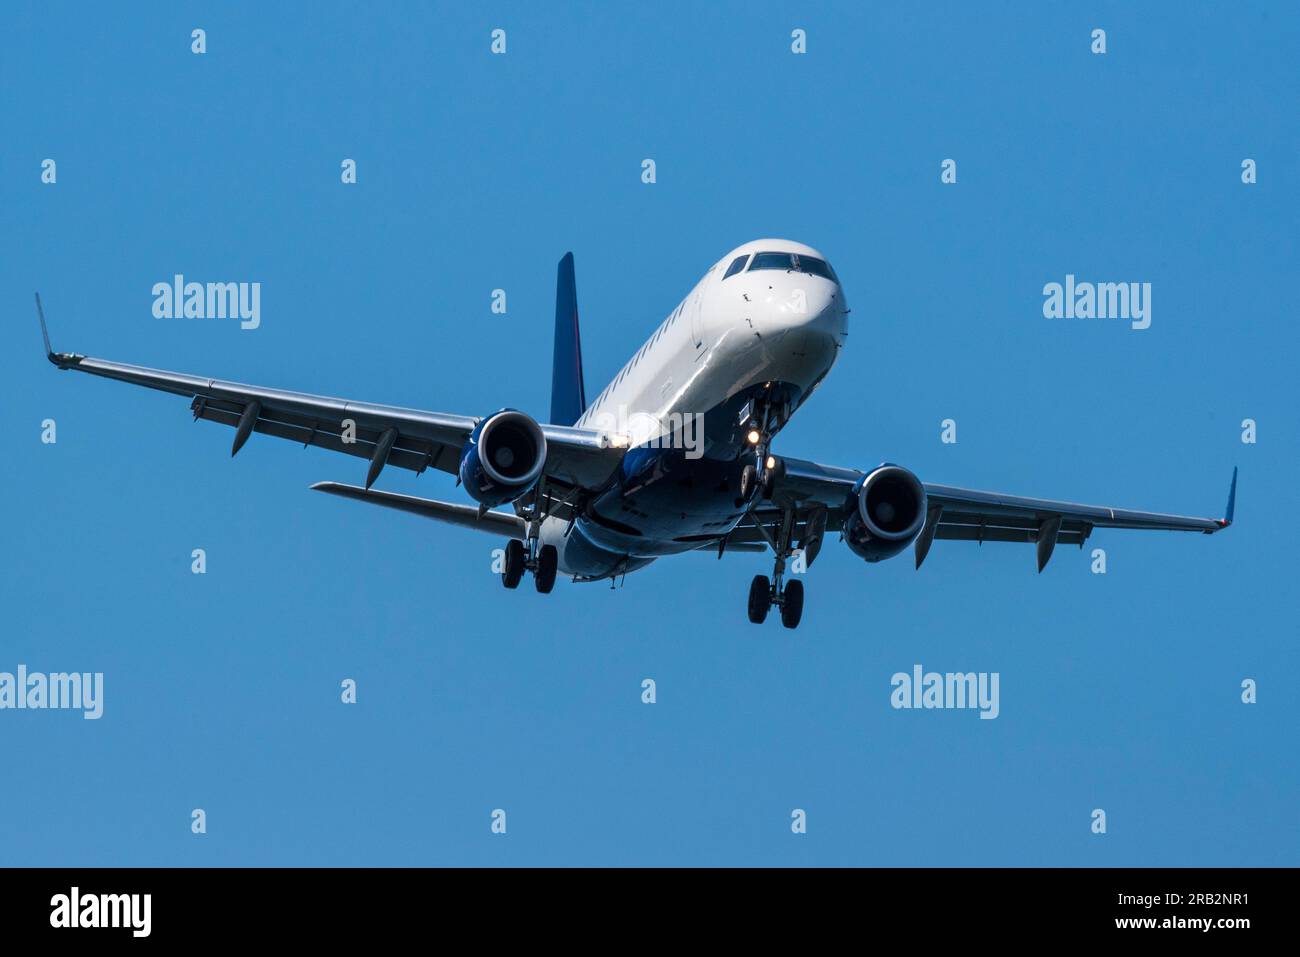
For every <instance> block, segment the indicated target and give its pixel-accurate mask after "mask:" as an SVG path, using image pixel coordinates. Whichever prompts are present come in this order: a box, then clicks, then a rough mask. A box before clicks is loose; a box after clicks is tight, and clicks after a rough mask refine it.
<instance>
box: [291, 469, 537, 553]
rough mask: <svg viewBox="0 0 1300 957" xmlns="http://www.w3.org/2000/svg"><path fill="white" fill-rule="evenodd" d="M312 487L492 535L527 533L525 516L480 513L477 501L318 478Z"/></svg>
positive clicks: (509, 535)
mask: <svg viewBox="0 0 1300 957" xmlns="http://www.w3.org/2000/svg"><path fill="white" fill-rule="evenodd" d="M312 489H314V490H315V491H317V492H326V493H328V494H330V495H338V496H340V497H342V498H351V499H356V500H357V501H359V502H370V503H371V504H372V505H383V506H384V507H385V508H395V509H397V510H399V511H402V512H410V513H411V514H412V515H423V516H424V517H425V518H432V519H434V520H435V521H439V522H446V523H448V524H449V525H460V526H462V527H463V528H476V529H478V530H479V531H483V532H491V533H492V534H493V535H504V536H505V537H506V538H518V539H522V538H523V537H524V530H525V523H524V520H523V519H522V518H520V517H519V516H518V515H511V514H509V513H508V512H494V511H487V512H484V513H483V514H482V515H480V514H479V510H478V508H477V507H476V506H474V505H456V504H454V503H452V502H436V501H434V500H433V499H429V498H416V497H415V496H414V495H398V494H397V493H396V492H378V491H375V490H374V489H365V488H361V487H360V486H357V485H342V484H340V483H338V482H317V483H316V484H315V485H313V486H312Z"/></svg>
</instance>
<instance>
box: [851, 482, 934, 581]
mask: <svg viewBox="0 0 1300 957" xmlns="http://www.w3.org/2000/svg"><path fill="white" fill-rule="evenodd" d="M853 494H854V496H855V497H856V498H857V503H856V507H855V508H854V509H853V510H852V511H851V512H850V513H849V516H848V518H847V519H845V522H844V538H845V541H847V542H848V543H849V548H851V549H853V551H854V553H855V554H857V555H860V556H861V557H862V558H865V559H866V560H867V561H869V562H878V561H881V560H882V559H886V558H893V557H894V556H895V555H897V554H898V553H899V552H901V551H902V550H903V549H904V548H906V547H907V545H908V543H909V542H910V541H911V540H912V539H914V538H915V537H916V535H917V533H918V532H919V531H921V527H922V526H923V525H924V524H925V510H926V498H925V486H924V485H922V484H921V481H920V479H918V478H917V477H916V476H915V475H914V474H913V473H911V472H909V471H908V470H907V469H905V468H903V467H902V466H899V465H888V464H886V465H881V466H880V467H878V468H876V469H874V470H873V471H871V472H869V473H868V474H866V475H865V476H863V477H862V478H861V479H859V480H858V484H857V486H856V488H855V489H854V492H853Z"/></svg>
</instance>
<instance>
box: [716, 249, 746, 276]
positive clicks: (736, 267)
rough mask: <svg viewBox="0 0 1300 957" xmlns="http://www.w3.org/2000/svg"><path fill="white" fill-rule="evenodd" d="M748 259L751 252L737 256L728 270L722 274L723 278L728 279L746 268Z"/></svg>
mask: <svg viewBox="0 0 1300 957" xmlns="http://www.w3.org/2000/svg"><path fill="white" fill-rule="evenodd" d="M748 261H749V253H745V255H743V256H737V257H736V258H735V259H733V260H732V261H731V265H730V266H728V267H727V271H726V272H725V273H723V274H722V278H723V279H728V278H730V277H731V276H734V275H735V274H736V273H738V272H740V271H741V270H742V269H744V268H745V263H746V262H748Z"/></svg>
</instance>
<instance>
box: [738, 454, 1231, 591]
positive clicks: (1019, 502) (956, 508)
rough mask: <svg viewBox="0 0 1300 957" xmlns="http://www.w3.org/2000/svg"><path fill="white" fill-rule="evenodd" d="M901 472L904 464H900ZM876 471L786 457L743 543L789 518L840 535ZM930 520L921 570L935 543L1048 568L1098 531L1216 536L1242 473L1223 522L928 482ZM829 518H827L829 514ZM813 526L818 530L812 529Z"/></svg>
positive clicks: (918, 549) (800, 530)
mask: <svg viewBox="0 0 1300 957" xmlns="http://www.w3.org/2000/svg"><path fill="white" fill-rule="evenodd" d="M893 468H897V467H893ZM869 474H870V473H868V472H862V471H859V470H856V469H845V468H837V467H834V466H826V465H819V464H817V463H815V462H805V461H801V460H798V459H783V460H782V463H781V470H780V473H779V476H778V478H777V479H776V481H775V482H774V483H773V488H772V494H771V499H770V501H769V502H764V503H762V504H761V505H759V506H758V507H756V508H755V509H753V510H751V512H750V513H749V514H748V515H747V516H746V518H745V520H743V521H742V525H741V527H740V528H738V529H737V530H736V532H735V533H733V534H736V535H738V536H742V537H743V538H742V540H753V539H757V540H768V539H769V538H770V537H771V532H772V530H773V529H776V528H778V527H779V526H780V523H781V522H783V521H789V522H791V523H792V525H791V528H792V532H793V538H794V539H796V540H797V539H799V538H800V537H801V536H806V537H809V538H810V539H812V540H817V539H816V535H815V534H813V532H815V527H816V526H817V525H820V524H821V523H823V522H824V528H825V529H826V530H831V531H834V530H838V529H841V528H842V527H843V526H844V522H845V520H846V518H847V517H849V515H850V514H851V513H852V512H853V511H854V510H855V509H857V508H858V498H857V495H856V492H857V490H858V489H860V488H861V487H862V485H861V483H862V482H863V480H864V479H866V478H867V477H868V476H869ZM920 487H921V488H923V489H924V495H923V496H917V498H918V500H923V501H924V521H923V522H922V521H921V517H920V515H918V517H917V526H916V527H919V531H918V532H917V533H916V538H915V544H914V549H915V554H916V567H917V568H920V567H921V563H922V562H923V561H924V560H925V557H926V555H927V554H928V553H929V551H930V547H931V545H932V544H933V543H934V542H935V541H936V540H938V541H969V542H981V543H982V542H1024V543H1028V544H1033V545H1035V546H1036V550H1037V557H1038V570H1039V571H1042V570H1043V568H1044V566H1045V565H1046V564H1047V562H1048V560H1049V559H1050V558H1051V555H1052V550H1053V549H1054V548H1055V547H1056V546H1057V545H1058V544H1059V545H1078V546H1082V545H1083V543H1084V542H1086V541H1087V540H1088V538H1089V536H1090V535H1091V534H1092V531H1093V529H1096V528H1129V529H1146V530H1157V531H1187V532H1203V533H1205V534H1207V535H1208V534H1212V533H1214V532H1217V531H1220V530H1221V529H1224V528H1227V527H1228V526H1229V525H1231V524H1232V519H1233V513H1234V510H1235V505H1236V495H1237V471H1236V469H1234V470H1233V473H1232V482H1231V485H1230V486H1229V490H1228V504H1227V509H1226V511H1225V513H1224V517H1223V518H1198V517H1194V516H1186V515H1170V514H1166V513H1163V512H1146V511H1137V510H1133V509H1122V508H1111V507H1109V506H1101V505H1083V504H1079V503H1076V502H1063V501H1056V500H1053V499H1040V498H1029V497H1024V496H1017V495H1006V494H1003V493H999V492H983V491H978V490H975V489H965V488H957V487H955V486H951V485H937V484H930V483H922V484H921V486H920ZM823 513H825V517H824V518H823V517H822V514H823ZM806 529H812V531H805V530H806Z"/></svg>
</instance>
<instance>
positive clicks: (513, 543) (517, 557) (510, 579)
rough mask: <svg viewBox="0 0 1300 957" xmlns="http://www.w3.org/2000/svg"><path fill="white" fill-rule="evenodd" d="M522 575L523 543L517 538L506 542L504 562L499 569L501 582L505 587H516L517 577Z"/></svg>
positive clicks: (519, 577) (517, 585)
mask: <svg viewBox="0 0 1300 957" xmlns="http://www.w3.org/2000/svg"><path fill="white" fill-rule="evenodd" d="M523 577H524V543H523V542H521V541H520V540H519V539H517V538H512V539H510V541H508V542H506V564H505V567H504V568H502V569H501V584H503V585H505V586H506V587H507V588H518V587H519V579H521V578H523Z"/></svg>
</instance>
